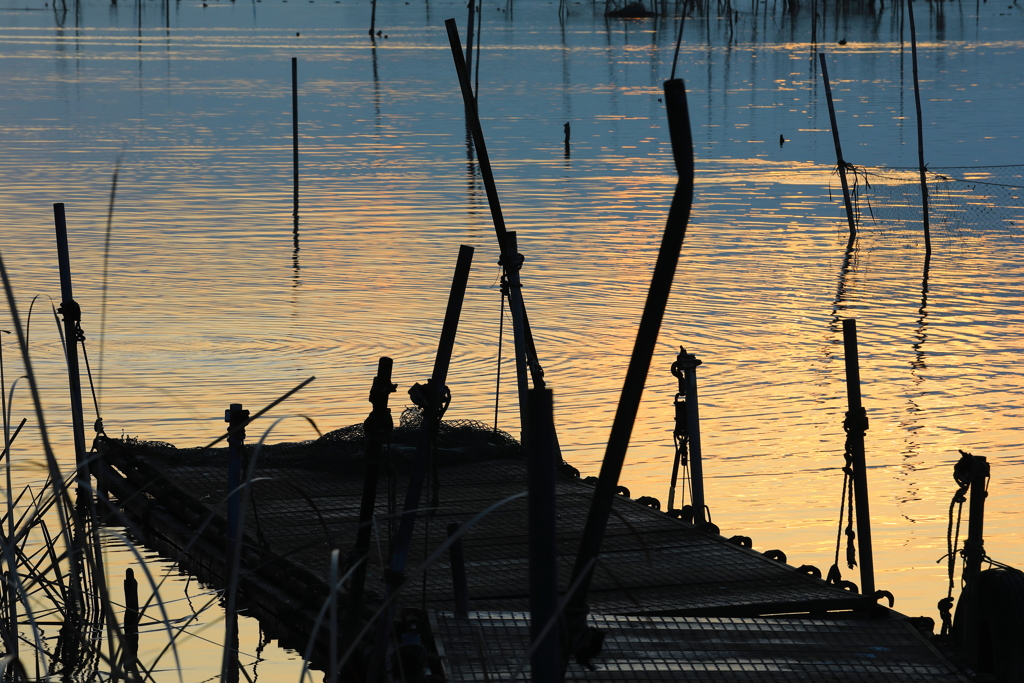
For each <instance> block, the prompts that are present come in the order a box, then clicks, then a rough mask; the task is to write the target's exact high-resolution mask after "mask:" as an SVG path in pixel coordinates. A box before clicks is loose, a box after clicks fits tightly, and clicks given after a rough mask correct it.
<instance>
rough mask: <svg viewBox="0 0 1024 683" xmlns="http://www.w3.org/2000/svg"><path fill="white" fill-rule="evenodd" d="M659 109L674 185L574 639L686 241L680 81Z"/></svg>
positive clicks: (689, 159)
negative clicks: (668, 138) (664, 122)
mask: <svg viewBox="0 0 1024 683" xmlns="http://www.w3.org/2000/svg"><path fill="white" fill-rule="evenodd" d="M665 108H666V110H667V114H668V125H669V134H670V136H671V139H672V152H673V155H674V157H675V164H676V171H677V173H678V174H679V181H678V182H677V183H676V190H675V194H674V195H673V196H672V205H671V207H670V208H669V212H668V219H667V221H666V225H665V232H664V235H663V237H662V241H661V247H660V248H659V250H658V259H657V261H656V262H655V265H654V274H653V276H652V277H651V285H650V288H649V290H648V293H647V301H646V303H645V304H644V312H643V315H642V316H641V318H640V325H639V327H638V329H637V334H636V342H635V343H634V345H633V354H632V356H631V357H630V360H629V368H628V369H627V371H626V379H625V381H624V382H623V386H622V394H621V397H620V398H619V404H618V407H617V408H616V411H615V420H614V422H613V423H612V431H611V435H610V436H609V438H608V447H607V449H606V450H605V455H604V461H603V462H602V463H601V474H600V476H599V477H598V480H597V485H596V486H595V487H594V496H593V498H592V500H591V503H590V510H589V512H588V513H587V520H586V524H585V526H584V528H583V535H582V538H581V539H580V547H579V552H578V553H577V554H576V561H575V563H574V565H573V572H572V580H571V581H570V585H572V584H575V583H576V582H577V581H579V588H578V589H577V590H576V592H575V593H574V594H573V595H571V596H570V597H569V602H568V607H567V614H566V617H567V619H568V620H569V621H570V624H571V626H570V628H572V629H574V631H575V635H574V636H573V638H574V639H576V638H578V637H580V636H579V634H580V633H581V632H582V631H583V630H585V626H586V622H585V615H586V611H587V608H586V600H587V593H588V592H589V590H590V581H591V579H592V577H593V573H594V563H595V561H596V559H597V556H598V553H600V551H601V543H602V541H603V538H604V532H605V528H606V527H607V524H608V517H609V515H610V514H611V509H612V504H613V501H614V499H615V495H616V493H615V490H616V488H617V487H618V483H619V475H620V474H621V472H622V465H623V463H624V462H625V460H626V450H627V449H628V448H629V439H630V436H631V435H632V433H633V424H634V422H635V421H636V415H637V411H638V410H639V408H640V399H641V398H642V396H643V390H644V384H645V383H646V381H647V372H648V370H649V369H650V366H651V357H652V356H653V355H654V348H655V346H656V344H657V341H658V333H659V331H660V330H661V321H662V319H663V317H664V315H665V306H666V304H667V303H668V297H669V294H670V293H671V291H672V280H673V278H674V277H675V271H676V264H677V263H678V261H679V253H680V251H681V249H682V246H683V238H684V237H685V236H686V226H687V223H688V222H689V219H690V207H691V205H692V203H693V174H694V169H693V138H692V134H691V131H690V114H689V110H688V108H687V103H686V88H685V86H684V85H683V81H682V80H678V79H677V80H669V81H665ZM581 617H582V619H583V621H582V627H583V628H582V629H581ZM563 661H564V657H563Z"/></svg>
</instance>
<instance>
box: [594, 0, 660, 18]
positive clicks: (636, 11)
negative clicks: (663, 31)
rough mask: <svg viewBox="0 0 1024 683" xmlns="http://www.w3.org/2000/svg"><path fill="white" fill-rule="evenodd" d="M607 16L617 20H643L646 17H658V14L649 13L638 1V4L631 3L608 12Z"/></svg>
mask: <svg viewBox="0 0 1024 683" xmlns="http://www.w3.org/2000/svg"><path fill="white" fill-rule="evenodd" d="M605 16H606V17H614V18H616V19H642V18H644V17H654V16H657V14H655V13H654V12H648V11H647V8H646V7H644V3H643V2H640V1H639V0H638V1H637V2H631V3H629V4H628V5H626V6H624V7H620V8H619V9H616V10H612V11H610V12H606V13H605Z"/></svg>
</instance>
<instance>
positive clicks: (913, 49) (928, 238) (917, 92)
mask: <svg viewBox="0 0 1024 683" xmlns="http://www.w3.org/2000/svg"><path fill="white" fill-rule="evenodd" d="M907 15H908V17H909V18H910V57H911V60H912V63H913V66H914V105H915V106H916V107H917V166H918V171H919V173H920V174H921V217H922V220H923V222H924V251H925V256H931V253H932V230H931V225H930V224H929V218H928V178H927V177H926V175H925V166H924V121H923V119H922V115H921V86H920V84H919V83H918V79H917V30H916V29H915V28H914V0H907Z"/></svg>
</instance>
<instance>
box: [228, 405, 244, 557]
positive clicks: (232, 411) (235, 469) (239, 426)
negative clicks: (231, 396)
mask: <svg viewBox="0 0 1024 683" xmlns="http://www.w3.org/2000/svg"><path fill="white" fill-rule="evenodd" d="M224 421H225V422H227V423H228V528H227V541H228V556H229V557H230V556H231V550H232V548H233V545H234V542H235V541H236V540H237V539H238V537H239V535H240V533H241V530H240V529H239V528H238V521H239V519H240V517H241V500H242V488H241V487H242V459H243V454H244V452H245V425H246V424H248V422H249V411H248V410H242V404H241V403H232V404H231V407H230V408H228V409H227V410H225V411H224Z"/></svg>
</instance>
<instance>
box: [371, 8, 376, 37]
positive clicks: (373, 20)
mask: <svg viewBox="0 0 1024 683" xmlns="http://www.w3.org/2000/svg"><path fill="white" fill-rule="evenodd" d="M371 4H372V6H373V8H372V9H371V10H370V38H373V30H374V28H376V25H377V0H372V2H371Z"/></svg>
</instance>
